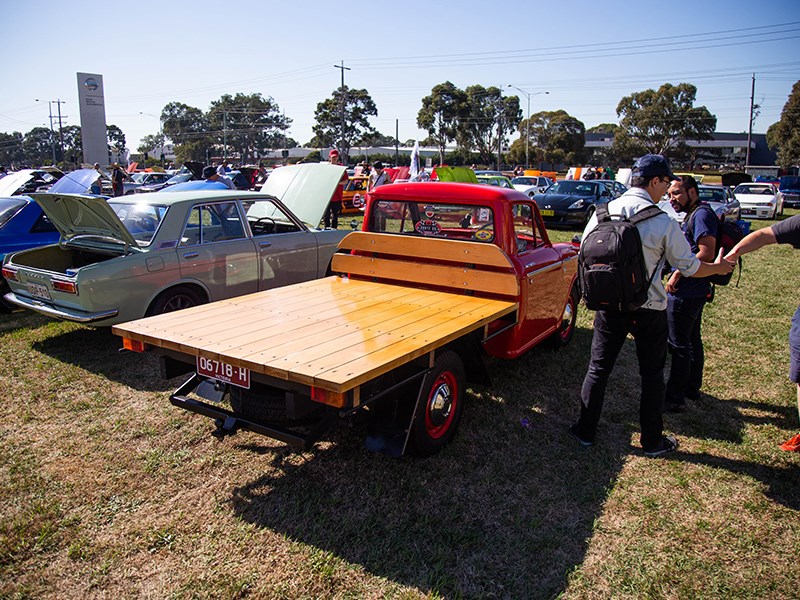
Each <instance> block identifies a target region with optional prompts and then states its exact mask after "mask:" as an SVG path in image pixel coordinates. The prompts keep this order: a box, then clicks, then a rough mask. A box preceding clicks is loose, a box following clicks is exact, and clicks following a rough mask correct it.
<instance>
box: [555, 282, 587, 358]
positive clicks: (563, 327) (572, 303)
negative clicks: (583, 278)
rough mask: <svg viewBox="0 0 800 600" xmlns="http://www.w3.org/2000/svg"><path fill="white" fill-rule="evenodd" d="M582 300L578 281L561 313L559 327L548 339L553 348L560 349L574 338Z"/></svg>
mask: <svg viewBox="0 0 800 600" xmlns="http://www.w3.org/2000/svg"><path fill="white" fill-rule="evenodd" d="M580 300H581V298H580V294H579V293H578V283H577V282H575V283H574V284H573V286H572V290H570V293H569V298H567V303H566V304H565V305H564V312H563V313H561V322H560V323H559V324H558V329H556V330H555V332H554V333H553V335H551V336H550V338H549V339H548V340H547V342H548V344H549V345H550V347H551V348H555V349H556V350H558V349H559V348H563V347H564V346H566V345H567V344H569V343H570V341H571V340H572V336H573V335H574V334H575V322H576V321H577V319H578V303H579V302H580Z"/></svg>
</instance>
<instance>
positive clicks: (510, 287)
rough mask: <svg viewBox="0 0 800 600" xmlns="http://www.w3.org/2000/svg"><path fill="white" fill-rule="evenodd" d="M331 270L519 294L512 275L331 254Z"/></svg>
mask: <svg viewBox="0 0 800 600" xmlns="http://www.w3.org/2000/svg"><path fill="white" fill-rule="evenodd" d="M331 268H332V269H333V270H334V271H337V272H342V273H348V274H350V275H356V276H359V277H375V278H377V279H389V280H391V281H398V282H401V281H402V282H405V283H417V284H421V285H430V286H436V287H445V288H452V289H456V290H469V291H473V292H481V293H486V294H497V295H500V296H514V297H516V296H518V295H519V281H518V280H517V276H516V275H515V274H514V273H497V272H494V271H479V270H476V269H470V268H464V267H455V266H447V265H440V264H434V263H417V262H410V261H405V260H397V259H385V258H373V257H370V256H363V255H353V254H336V255H334V257H333V262H332V264H331Z"/></svg>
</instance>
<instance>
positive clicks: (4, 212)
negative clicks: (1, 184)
mask: <svg viewBox="0 0 800 600" xmlns="http://www.w3.org/2000/svg"><path fill="white" fill-rule="evenodd" d="M25 204H27V203H26V202H25V200H22V199H21V198H0V227H2V226H3V225H5V224H6V223H8V222H9V221H10V220H11V217H13V216H14V215H15V214H17V213H18V212H19V211H20V210H22V208H23V207H24V206H25Z"/></svg>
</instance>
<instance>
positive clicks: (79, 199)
mask: <svg viewBox="0 0 800 600" xmlns="http://www.w3.org/2000/svg"><path fill="white" fill-rule="evenodd" d="M33 198H34V199H35V200H36V202H37V203H38V204H39V206H41V207H42V210H43V211H44V213H45V214H46V215H47V216H48V217H49V219H50V220H51V221H52V222H53V225H55V227H56V229H58V231H59V233H60V234H61V237H62V238H63V239H64V240H65V241H67V242H68V241H69V240H70V239H72V238H74V237H75V236H79V235H80V236H93V237H106V238H113V239H115V240H119V241H120V242H123V243H125V244H127V245H128V246H130V247H131V248H138V245H137V243H136V240H135V239H133V236H132V235H131V233H130V231H128V230H127V229H126V228H125V225H123V224H122V221H120V220H119V217H118V216H117V213H115V212H114V209H112V208H111V207H110V206H109V205H108V202H107V201H106V199H105V198H102V197H98V196H79V195H76V194H35V195H34V196H33Z"/></svg>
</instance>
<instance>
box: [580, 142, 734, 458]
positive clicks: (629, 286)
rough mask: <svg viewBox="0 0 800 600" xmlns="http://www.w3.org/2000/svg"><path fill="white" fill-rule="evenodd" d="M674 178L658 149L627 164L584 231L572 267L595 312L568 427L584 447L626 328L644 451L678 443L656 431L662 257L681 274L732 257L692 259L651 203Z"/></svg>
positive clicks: (697, 272)
mask: <svg viewBox="0 0 800 600" xmlns="http://www.w3.org/2000/svg"><path fill="white" fill-rule="evenodd" d="M676 179H677V177H675V175H674V174H673V173H672V170H671V168H670V165H669V163H668V162H667V160H666V159H665V158H664V157H663V156H661V155H659V154H646V155H644V156H642V157H641V158H639V160H637V161H636V164H635V165H634V168H633V173H632V180H631V186H632V187H631V189H630V190H628V191H627V192H625V193H624V194H623V195H622V196H620V197H619V198H617V199H615V200H611V201H610V202H609V203H608V204H607V205H603V204H600V205H598V207H597V212H596V214H595V215H594V216H592V218H591V219H590V220H589V223H588V224H587V226H586V230H585V231H584V234H583V241H582V243H581V254H580V259H579V267H578V269H579V274H580V278H581V287H582V295H583V298H584V301H585V302H586V305H587V307H589V308H590V309H593V310H596V311H597V312H596V314H595V319H594V334H593V338H592V355H591V360H590V362H589V368H588V370H587V372H586V377H585V378H584V381H583V386H582V389H581V409H580V417H579V419H578V422H577V423H576V424H575V425H573V426H572V427H571V428H570V431H571V432H572V433H573V435H575V436H576V437H577V438H578V440H579V441H580V442H581V444H583V445H584V446H591V445H592V444H593V443H594V439H595V434H596V432H597V425H598V423H599V421H600V414H601V411H602V408H603V401H604V398H605V390H606V385H607V383H608V379H609V376H610V375H611V371H612V370H613V368H614V363H615V362H616V359H617V355H618V354H619V352H620V350H621V349H622V346H623V344H624V343H625V339H626V337H627V335H628V334H629V333H630V334H632V335H633V339H634V342H635V344H636V355H637V358H638V361H639V375H640V377H641V383H642V392H641V397H640V405H639V418H640V424H641V434H640V442H641V445H642V449H643V451H644V454H645V455H646V456H649V457H659V456H663V455H665V454H667V453H669V452H672V451H673V450H675V449H676V448H677V447H678V441H677V440H676V439H675V438H674V437H672V436H664V435H663V421H662V411H663V404H664V364H665V362H666V355H667V316H666V308H667V297H666V292H665V290H664V285H663V283H662V281H661V278H660V277H659V275H660V271H661V269H662V267H663V265H664V261H665V260H667V261H669V263H670V264H671V265H672V266H673V267H675V268H676V269H679V270H680V271H681V272H682V273H683V275H684V276H688V277H706V276H709V275H713V274H727V273H730V272H731V271H732V270H733V267H734V263H730V262H728V261H725V260H723V259H722V256H721V255H720V256H718V257H717V259H716V261H715V262H713V263H711V262H704V261H701V260H699V259H698V258H697V257H696V256H695V255H694V254H693V253H692V251H691V249H690V247H689V244H688V243H687V242H686V238H685V237H684V236H683V232H682V231H681V229H680V227H679V225H678V223H677V221H675V220H674V219H672V218H670V217H669V216H668V215H667V214H666V213H663V212H662V211H660V210H658V208H657V207H655V203H657V202H658V201H659V200H660V199H661V197H662V196H663V195H664V194H665V193H666V192H667V189H668V188H669V186H670V184H671V182H672V181H674V180H676ZM631 240H634V241H635V242H636V243H634V244H632V243H631ZM615 252H616V255H614V253H615ZM603 253H606V256H605V257H604V256H603Z"/></svg>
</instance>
